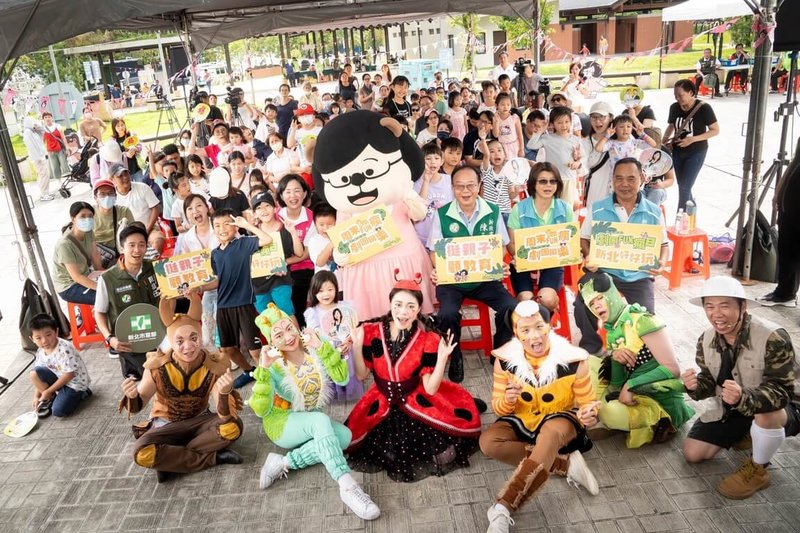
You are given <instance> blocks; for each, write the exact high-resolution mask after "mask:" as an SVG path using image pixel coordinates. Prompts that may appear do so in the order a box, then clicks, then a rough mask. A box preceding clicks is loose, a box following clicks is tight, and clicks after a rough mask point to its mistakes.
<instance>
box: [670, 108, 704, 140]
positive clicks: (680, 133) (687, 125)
mask: <svg viewBox="0 0 800 533" xmlns="http://www.w3.org/2000/svg"><path fill="white" fill-rule="evenodd" d="M704 105H706V103H705V102H700V103H699V104H697V105H696V106H694V109H692V110H691V111H690V112H689V114H688V115H686V116H685V117H683V118H679V119H678V120H676V121H675V126H676V128H675V133H674V134H673V135H672V139H670V140H669V142H667V143H664V144H667V145H669V146H670V147H671V148H673V149H674V148H675V143H677V142H678V141H680V140H682V139H685V138H686V137H688V136H689V135H691V134H692V130H691V124H692V119H693V118H694V116H695V115H696V114H697V112H698V111H700V108H701V107H703V106H704Z"/></svg>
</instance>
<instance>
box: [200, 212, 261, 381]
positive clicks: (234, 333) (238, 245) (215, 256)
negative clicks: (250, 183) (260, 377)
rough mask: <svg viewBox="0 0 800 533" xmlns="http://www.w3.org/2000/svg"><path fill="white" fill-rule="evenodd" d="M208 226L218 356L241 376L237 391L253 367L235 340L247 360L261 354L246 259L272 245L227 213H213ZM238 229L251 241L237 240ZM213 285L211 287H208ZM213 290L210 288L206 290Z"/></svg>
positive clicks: (244, 238) (238, 378) (256, 231)
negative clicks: (211, 241) (211, 235)
mask: <svg viewBox="0 0 800 533" xmlns="http://www.w3.org/2000/svg"><path fill="white" fill-rule="evenodd" d="M211 223H212V224H213V226H214V233H215V234H216V236H217V241H219V246H218V247H217V248H214V249H213V250H212V251H211V269H212V270H213V271H214V274H215V275H216V276H217V283H216V286H217V331H218V332H219V345H220V349H221V350H222V353H223V354H224V355H227V356H228V357H229V358H230V359H232V360H233V362H235V363H236V364H237V365H239V368H241V369H242V373H241V374H240V375H239V377H237V378H236V380H235V381H234V383H233V386H234V387H235V388H237V389H238V388H241V387H243V386H244V385H246V384H248V383H250V382H251V381H253V380H254V378H253V377H252V375H251V373H252V371H253V370H255V365H254V364H253V361H252V360H251V359H250V358H246V357H245V356H244V355H242V352H240V351H239V338H240V336H241V337H242V338H243V339H244V346H245V347H246V348H247V350H248V351H249V352H250V356H252V357H253V358H254V360H256V361H258V358H259V355H260V353H261V346H262V343H261V334H260V333H259V331H258V328H257V327H256V323H255V320H256V317H257V316H258V313H256V308H255V306H254V305H253V301H254V300H255V295H254V293H253V285H252V282H251V279H250V278H251V276H250V256H252V255H253V254H254V253H256V251H258V249H259V248H261V247H262V246H266V245H268V244H270V243H272V237H270V236H269V235H268V234H267V233H265V232H264V231H262V230H261V229H259V228H257V227H255V226H254V225H253V224H251V223H249V222H248V221H247V220H246V219H245V218H243V217H240V216H239V217H234V216H233V211H232V210H230V209H220V210H219V211H217V212H216V213H214V215H213V217H212V219H211ZM239 228H242V229H245V230H247V231H249V232H251V233H253V234H254V235H255V237H244V236H243V237H238V238H237V236H238V235H239ZM212 285H213V284H212ZM210 288H213V287H210Z"/></svg>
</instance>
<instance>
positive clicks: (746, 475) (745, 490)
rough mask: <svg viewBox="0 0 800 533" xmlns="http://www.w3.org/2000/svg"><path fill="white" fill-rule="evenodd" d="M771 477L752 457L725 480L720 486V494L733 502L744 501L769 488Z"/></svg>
mask: <svg viewBox="0 0 800 533" xmlns="http://www.w3.org/2000/svg"><path fill="white" fill-rule="evenodd" d="M769 483H770V476H769V472H767V469H766V467H763V466H761V465H757V464H755V463H754V462H753V458H752V457H750V458H748V459H747V461H745V462H744V463H742V466H740V467H739V469H738V470H737V471H736V472H734V473H733V474H731V475H729V476H728V477H726V478H725V479H723V480H722V481H721V482H720V484H719V492H720V494H722V495H723V496H725V497H726V498H729V499H731V500H744V499H747V498H749V497H750V496H752V495H753V494H755V493H756V492H758V491H760V490H761V489H765V488H767V487H769Z"/></svg>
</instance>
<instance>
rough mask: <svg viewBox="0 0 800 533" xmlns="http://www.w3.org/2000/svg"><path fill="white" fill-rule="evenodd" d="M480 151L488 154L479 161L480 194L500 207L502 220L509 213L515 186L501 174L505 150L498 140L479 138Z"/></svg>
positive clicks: (504, 220) (505, 220)
mask: <svg viewBox="0 0 800 533" xmlns="http://www.w3.org/2000/svg"><path fill="white" fill-rule="evenodd" d="M480 146H481V151H482V152H484V153H486V154H489V155H488V157H484V158H483V161H481V196H482V197H483V199H484V200H486V201H487V202H489V203H490V204H494V205H496V206H497V207H499V208H500V214H501V215H502V216H503V222H506V223H507V222H508V217H509V215H511V200H512V198H516V196H517V194H518V191H517V188H516V187H515V186H514V185H512V184H511V181H509V179H508V177H507V176H506V175H505V174H503V167H504V166H505V164H506V151H505V148H503V145H502V144H501V143H500V141H498V140H496V139H492V140H490V141H487V140H486V138H482V139H481V145H480Z"/></svg>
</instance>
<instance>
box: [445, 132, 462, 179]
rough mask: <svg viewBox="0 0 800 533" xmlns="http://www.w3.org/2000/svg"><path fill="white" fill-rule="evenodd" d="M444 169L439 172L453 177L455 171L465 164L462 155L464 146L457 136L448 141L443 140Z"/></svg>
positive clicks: (449, 138)
mask: <svg viewBox="0 0 800 533" xmlns="http://www.w3.org/2000/svg"><path fill="white" fill-rule="evenodd" d="M441 149H442V168H441V170H440V171H439V172H441V173H442V174H447V176H448V177H449V176H451V175H452V174H453V171H454V170H455V169H457V168H458V167H460V166H461V165H462V164H463V163H462V161H461V154H463V152H464V145H463V144H462V143H461V141H460V140H458V139H457V138H456V137H455V136H452V135H451V136H450V137H448V138H447V139H442V143H441Z"/></svg>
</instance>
